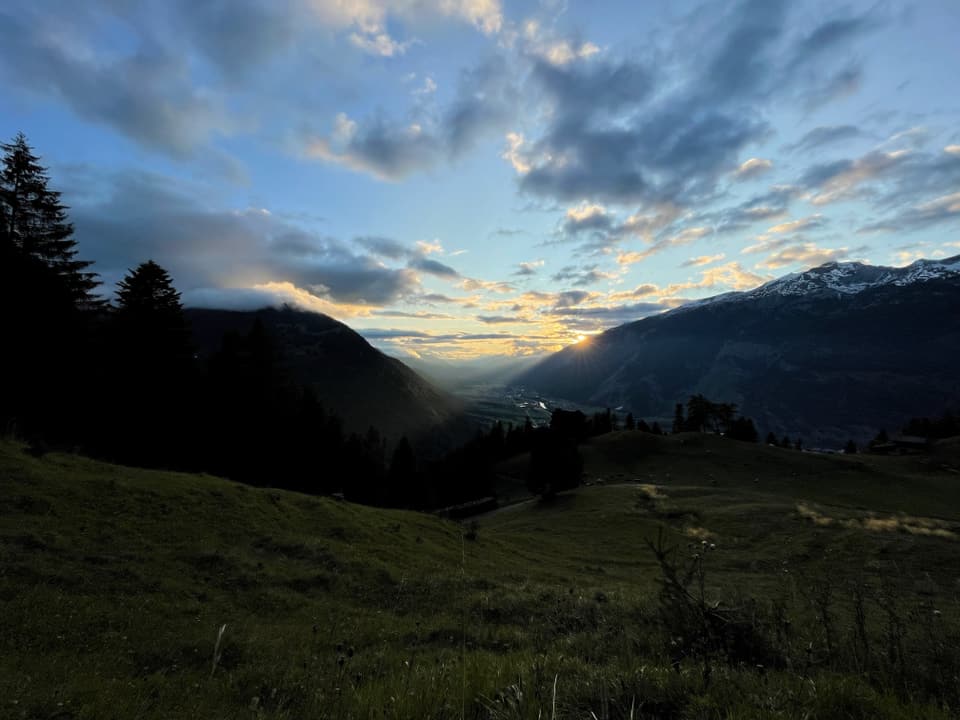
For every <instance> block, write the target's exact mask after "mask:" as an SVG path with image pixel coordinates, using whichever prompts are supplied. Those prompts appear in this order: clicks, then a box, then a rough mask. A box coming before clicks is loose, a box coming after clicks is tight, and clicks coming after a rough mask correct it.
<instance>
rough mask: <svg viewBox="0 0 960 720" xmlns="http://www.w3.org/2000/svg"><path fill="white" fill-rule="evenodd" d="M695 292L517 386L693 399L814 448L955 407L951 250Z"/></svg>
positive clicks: (645, 402) (957, 344)
mask: <svg viewBox="0 0 960 720" xmlns="http://www.w3.org/2000/svg"><path fill="white" fill-rule="evenodd" d="M865 268H867V269H866V270H865ZM865 275H869V276H866V277H865ZM778 283H779V284H778ZM841 283H845V284H846V286H847V288H848V290H849V292H843V291H840V290H838V286H839V285H840V284H841ZM801 287H807V288H812V289H810V290H809V291H808V292H803V293H801V292H797V289H798V288H801ZM709 300H710V299H708V300H707V301H700V302H698V303H695V304H690V305H687V306H683V307H680V308H676V309H674V310H671V311H668V312H666V313H662V314H660V315H656V316H652V317H648V318H644V319H642V320H638V321H634V322H631V323H626V324H624V325H620V326H618V327H615V328H611V329H610V330H607V331H606V332H604V333H601V334H600V335H597V336H595V337H593V338H591V339H590V341H589V342H588V343H585V344H579V345H575V346H571V347H568V348H565V349H564V350H561V351H560V352H558V353H556V354H554V355H551V356H549V357H548V358H546V359H545V360H543V361H541V362H540V363H539V364H538V365H537V366H536V367H534V368H533V369H531V370H530V371H528V372H526V373H524V374H523V375H521V376H519V377H518V378H517V382H518V383H522V384H524V385H525V386H528V387H530V388H531V389H534V390H537V391H540V392H544V393H549V394H552V395H554V396H557V397H564V398H568V399H570V400H572V401H575V402H581V403H588V404H600V405H607V406H610V407H619V406H622V407H624V409H625V410H627V409H629V410H631V411H632V412H634V414H637V415H640V416H646V417H655V418H660V419H661V420H668V419H669V418H670V417H671V416H672V409H673V405H674V404H675V403H677V402H683V401H685V400H686V398H687V397H689V396H690V395H693V394H697V393H702V394H704V395H706V396H707V397H710V398H712V399H714V400H717V401H721V400H722V401H726V402H736V403H737V404H738V405H739V406H740V408H741V410H742V411H743V412H744V414H746V415H750V416H752V417H754V418H755V419H756V420H757V421H758V424H759V425H760V427H761V428H762V429H763V430H764V431H767V430H772V431H774V432H776V433H777V434H778V435H779V434H781V433H789V434H791V435H794V434H802V435H803V436H804V437H806V438H808V439H809V440H811V441H814V442H818V443H823V444H828V445H839V444H840V443H841V442H842V441H844V440H845V439H846V438H847V437H853V438H855V439H857V440H860V441H863V440H866V439H869V437H872V435H873V434H875V433H876V431H877V429H878V427H888V428H890V429H894V428H896V427H899V426H900V425H902V424H903V423H904V422H905V421H906V420H907V419H908V418H909V417H911V416H914V415H926V414H931V415H933V414H940V413H941V412H942V411H943V410H944V409H946V408H948V407H949V408H953V407H955V406H957V405H960V381H958V380H957V378H956V373H955V371H954V370H953V366H954V365H955V362H956V358H957V357H960V313H957V312H956V308H958V307H960V256H958V257H955V258H947V259H946V260H940V261H929V260H927V261H922V262H919V261H918V262H917V263H913V264H912V265H910V266H908V267H907V268H879V267H878V268H874V267H873V266H866V265H862V264H852V263H829V264H827V265H822V266H820V267H818V268H814V269H812V270H810V271H807V272H806V273H801V274H799V275H796V276H786V278H780V279H779V280H775V281H772V282H771V283H767V284H766V285H763V286H761V287H760V288H756V289H755V290H752V291H747V292H743V293H727V294H725V295H723V296H718V298H717V299H716V300H714V301H713V302H710V301H709Z"/></svg>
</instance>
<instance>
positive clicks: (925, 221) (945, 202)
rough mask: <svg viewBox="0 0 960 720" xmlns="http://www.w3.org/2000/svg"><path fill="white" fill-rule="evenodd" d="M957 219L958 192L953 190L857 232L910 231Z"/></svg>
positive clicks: (959, 215)
mask: <svg viewBox="0 0 960 720" xmlns="http://www.w3.org/2000/svg"><path fill="white" fill-rule="evenodd" d="M958 220H960V192H955V193H951V194H949V195H943V196H941V197H938V198H934V199H932V200H928V201H926V202H923V203H920V204H918V205H913V206H911V207H908V208H906V209H905V210H904V211H903V212H900V213H899V214H897V215H894V216H892V217H890V218H888V219H886V220H881V221H880V222H877V223H871V224H869V225H865V226H864V227H862V228H860V229H859V230H858V232H860V233H866V232H880V231H887V232H895V231H912V230H918V229H920V228H924V227H928V226H930V225H937V224H940V223H943V222H948V221H958Z"/></svg>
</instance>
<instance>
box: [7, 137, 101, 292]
mask: <svg viewBox="0 0 960 720" xmlns="http://www.w3.org/2000/svg"><path fill="white" fill-rule="evenodd" d="M0 149H2V151H3V159H2V167H0V244H2V245H3V256H4V257H3V259H4V262H8V261H13V263H14V264H15V265H20V266H21V270H22V269H25V268H30V267H31V266H33V267H34V268H35V267H41V268H45V269H47V270H48V271H50V272H51V273H52V275H53V276H54V278H56V281H57V283H58V285H59V286H60V289H61V290H62V292H63V293H64V294H65V296H66V297H67V298H69V300H70V301H71V302H72V303H73V305H74V306H76V307H79V308H85V307H89V306H91V305H96V304H97V300H96V297H95V295H94V293H93V291H94V290H95V289H96V287H97V286H98V285H99V281H98V280H97V276H96V273H93V272H90V271H89V270H88V268H89V267H90V265H91V264H92V263H91V262H89V261H86V260H78V259H77V257H76V255H77V249H76V245H77V241H76V240H74V238H73V225H72V224H71V223H70V221H69V220H68V218H67V207H66V206H65V205H64V204H63V203H62V202H61V200H60V193H59V192H57V191H55V190H51V189H50V188H49V187H48V185H49V177H48V176H47V170H46V168H44V167H43V166H42V165H41V164H40V160H39V158H38V157H37V156H36V155H35V154H34V153H33V150H32V148H31V147H30V145H29V143H28V142H27V139H26V137H25V136H24V135H23V133H19V134H18V135H17V136H16V137H15V138H14V139H13V140H12V141H11V142H9V143H2V144H0ZM18 261H19V262H18ZM38 289H39V288H38ZM28 290H29V288H28Z"/></svg>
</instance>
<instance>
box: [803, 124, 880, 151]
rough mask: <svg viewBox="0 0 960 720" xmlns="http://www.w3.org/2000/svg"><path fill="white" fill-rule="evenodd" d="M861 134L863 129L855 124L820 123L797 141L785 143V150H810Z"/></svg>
mask: <svg viewBox="0 0 960 720" xmlns="http://www.w3.org/2000/svg"><path fill="white" fill-rule="evenodd" d="M863 135H864V133H863V131H862V130H861V129H860V128H858V127H856V126H855V125H821V126H820V127H815V128H814V129H813V130H810V131H809V132H808V133H806V134H805V135H804V136H803V137H802V138H800V139H799V140H798V141H797V142H795V143H793V144H791V145H787V150H790V151H791V152H796V151H803V152H811V151H813V150H817V149H819V148H821V147H824V146H825V145H833V144H835V143H839V142H845V141H847V140H855V139H857V138H859V137H862V136H863Z"/></svg>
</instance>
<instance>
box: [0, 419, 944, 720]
mask: <svg viewBox="0 0 960 720" xmlns="http://www.w3.org/2000/svg"><path fill="white" fill-rule="evenodd" d="M582 452H583V455H584V458H585V466H586V480H587V481H588V482H589V483H590V484H589V486H585V487H582V488H580V489H579V490H577V491H575V492H571V493H568V494H565V495H561V496H560V497H558V498H556V499H555V500H554V501H552V502H549V503H543V502H540V501H533V502H526V503H520V504H517V505H515V506H511V507H507V508H505V509H502V510H500V511H498V512H495V513H493V514H490V515H488V516H485V517H482V518H480V519H479V520H477V521H476V523H475V524H469V525H466V526H460V525H457V524H454V523H451V522H447V521H443V520H440V519H437V518H434V517H432V516H428V515H422V514H416V513H411V512H403V511H389V510H377V509H371V508H366V507H361V506H357V505H352V504H348V503H344V502H341V501H336V500H332V499H327V498H316V497H310V496H304V495H298V494H295V493H289V492H284V491H275V490H269V489H258V488H252V487H247V486H244V485H239V484H235V483H231V482H227V481H224V480H220V479H217V478H212V477H207V476H196V475H185V474H177V473H165V472H154V471H145V470H135V469H129V468H122V467H117V466H113V465H108V464H103V463H98V462H94V461H91V460H87V459H83V458H80V457H76V456H71V455H62V454H50V455H47V456H44V457H43V458H39V459H38V458H35V457H32V456H31V455H29V454H28V453H27V452H25V448H24V447H23V446H21V445H18V444H16V443H12V442H2V443H0V718H8V717H9V718H60V719H65V718H97V719H100V718H118V719H119V718H123V719H125V720H126V719H129V718H181V717H182V718H460V717H466V718H504V719H506V718H554V717H555V718H591V717H596V718H598V719H602V718H629V717H634V718H704V719H706V718H726V717H729V718H774V717H777V718H779V717H782V718H848V717H849V718H874V717H880V718H904V719H906V718H919V717H930V718H951V717H957V716H958V713H960V651H958V649H957V648H958V647H960V552H958V551H960V472H958V468H960V447H958V446H957V445H956V444H949V443H942V444H941V445H939V446H938V447H937V449H936V450H935V452H934V453H933V454H932V455H931V456H925V457H908V458H880V457H869V456H861V455H858V456H850V457H846V456H820V455H812V454H808V453H799V452H794V451H789V450H781V449H778V448H768V447H760V446H754V445H745V444H740V443H735V442H732V441H726V440H724V439H722V438H718V437H711V436H699V435H682V436H671V437H655V436H651V435H645V434H642V433H614V434H611V435H608V436H604V437H601V438H598V439H595V440H593V441H592V442H591V443H590V444H588V445H587V446H585V447H583V448H582ZM522 466H523V462H522V461H512V462H509V463H505V464H504V466H503V467H502V468H501V471H502V474H503V476H504V478H505V481H507V482H509V476H510V475H511V474H514V475H516V474H518V473H519V472H521V471H522ZM451 481H454V479H451ZM661 531H662V532H663V537H664V541H665V543H667V544H668V545H670V546H675V547H676V552H675V553H674V555H673V556H672V557H673V560H672V562H673V563H676V565H677V566H678V567H680V568H681V569H682V568H685V567H687V565H688V564H690V563H693V564H694V566H695V567H702V573H700V574H695V575H694V576H693V581H692V583H690V585H689V586H688V590H689V593H690V594H689V596H687V597H686V598H681V599H679V600H678V599H677V597H676V596H669V595H667V594H665V593H661V587H662V585H661V582H660V581H661V580H662V578H663V577H664V572H665V571H664V568H663V567H661V565H659V564H658V562H657V560H656V558H655V556H654V554H653V552H652V551H651V549H650V547H649V546H648V544H647V543H648V541H655V540H656V538H657V537H658V533H660V532H661ZM670 567H671V566H670V565H668V566H667V570H666V571H667V572H669V571H670ZM681 575H682V572H681ZM701 581H702V596H701ZM671 598H672V599H671ZM717 622H719V623H720V624H721V626H722V627H721V629H719V630H718V629H717V625H716V623H717ZM218 638H219V640H218ZM721 641H722V642H721Z"/></svg>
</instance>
